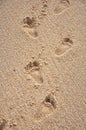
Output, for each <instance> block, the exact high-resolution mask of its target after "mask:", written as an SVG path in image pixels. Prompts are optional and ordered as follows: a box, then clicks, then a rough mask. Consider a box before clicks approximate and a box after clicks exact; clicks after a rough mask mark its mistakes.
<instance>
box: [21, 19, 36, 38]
mask: <svg viewBox="0 0 86 130" xmlns="http://www.w3.org/2000/svg"><path fill="white" fill-rule="evenodd" d="M36 26H37V23H36V19H35V18H34V17H32V18H30V17H26V18H24V19H23V22H22V30H23V31H24V32H25V33H26V34H27V35H29V36H30V37H32V38H37V37H38V32H37V31H36Z"/></svg>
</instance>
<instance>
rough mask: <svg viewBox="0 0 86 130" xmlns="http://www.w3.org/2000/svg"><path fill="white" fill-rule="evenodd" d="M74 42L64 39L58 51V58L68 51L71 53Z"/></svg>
mask: <svg viewBox="0 0 86 130" xmlns="http://www.w3.org/2000/svg"><path fill="white" fill-rule="evenodd" d="M72 44H73V41H72V40H70V38H64V40H63V41H62V43H61V45H59V46H58V47H57V48H56V50H55V54H56V56H58V57H60V56H63V55H64V54H65V53H66V52H67V51H69V50H70V49H71V47H72Z"/></svg>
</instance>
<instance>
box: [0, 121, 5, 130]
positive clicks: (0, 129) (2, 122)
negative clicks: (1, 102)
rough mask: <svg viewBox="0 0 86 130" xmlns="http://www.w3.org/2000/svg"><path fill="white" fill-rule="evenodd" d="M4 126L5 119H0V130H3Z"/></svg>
mask: <svg viewBox="0 0 86 130" xmlns="http://www.w3.org/2000/svg"><path fill="white" fill-rule="evenodd" d="M5 125H6V120H5V119H0V130H4V128H5Z"/></svg>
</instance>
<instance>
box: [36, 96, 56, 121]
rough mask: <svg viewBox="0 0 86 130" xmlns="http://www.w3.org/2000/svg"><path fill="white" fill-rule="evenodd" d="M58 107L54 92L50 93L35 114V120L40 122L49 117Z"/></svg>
mask: <svg viewBox="0 0 86 130" xmlns="http://www.w3.org/2000/svg"><path fill="white" fill-rule="evenodd" d="M56 108H57V104H56V99H55V97H54V95H53V94H49V95H48V96H46V97H45V99H44V101H43V102H42V103H41V104H40V106H39V108H38V110H37V112H36V113H35V115H34V118H35V120H36V121H37V122H38V121H39V122H40V121H42V120H44V119H45V118H47V117H49V116H50V115H51V114H53V113H54V112H55V109H56Z"/></svg>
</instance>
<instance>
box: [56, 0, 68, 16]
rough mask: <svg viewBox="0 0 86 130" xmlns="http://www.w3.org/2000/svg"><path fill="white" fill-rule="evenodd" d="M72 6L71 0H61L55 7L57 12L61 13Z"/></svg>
mask: <svg viewBox="0 0 86 130" xmlns="http://www.w3.org/2000/svg"><path fill="white" fill-rule="evenodd" d="M69 6H70V2H69V0H60V2H59V4H58V5H57V6H56V8H55V9H54V13H55V14H58V15H59V14H61V13H62V12H64V11H65V10H66V9H67V8H68V7H69Z"/></svg>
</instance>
